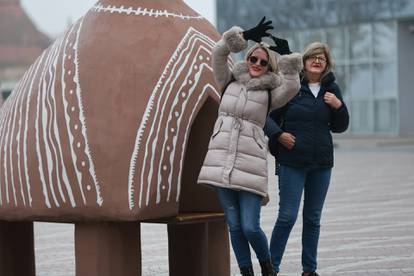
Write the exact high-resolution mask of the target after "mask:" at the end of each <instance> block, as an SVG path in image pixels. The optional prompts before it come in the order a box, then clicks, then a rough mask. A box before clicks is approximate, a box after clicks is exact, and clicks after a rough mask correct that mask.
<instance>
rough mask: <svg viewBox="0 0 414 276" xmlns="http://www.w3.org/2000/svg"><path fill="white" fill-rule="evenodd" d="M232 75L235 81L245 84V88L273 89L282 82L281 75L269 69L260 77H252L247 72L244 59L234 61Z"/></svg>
mask: <svg viewBox="0 0 414 276" xmlns="http://www.w3.org/2000/svg"><path fill="white" fill-rule="evenodd" d="M233 76H234V78H235V79H236V80H237V81H240V82H241V83H243V84H244V85H246V89H247V90H273V89H274V88H276V87H278V86H280V85H281V83H282V79H281V77H280V76H279V75H277V74H275V73H273V72H270V71H268V72H266V73H265V74H263V75H261V76H260V77H252V76H251V75H250V74H249V65H248V64H247V62H246V61H240V62H238V63H236V65H235V66H234V69H233Z"/></svg>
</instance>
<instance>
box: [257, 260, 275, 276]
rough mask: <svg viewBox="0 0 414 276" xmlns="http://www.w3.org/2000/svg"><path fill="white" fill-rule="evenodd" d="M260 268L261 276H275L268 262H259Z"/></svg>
mask: <svg viewBox="0 0 414 276" xmlns="http://www.w3.org/2000/svg"><path fill="white" fill-rule="evenodd" d="M260 267H261V268H262V276H277V272H276V271H275V270H274V268H273V265H272V262H271V261H270V260H267V261H264V262H260Z"/></svg>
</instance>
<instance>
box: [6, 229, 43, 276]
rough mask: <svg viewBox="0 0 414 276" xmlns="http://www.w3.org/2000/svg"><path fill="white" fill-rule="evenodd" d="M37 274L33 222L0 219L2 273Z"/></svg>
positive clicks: (14, 274)
mask: <svg viewBox="0 0 414 276" xmlns="http://www.w3.org/2000/svg"><path fill="white" fill-rule="evenodd" d="M35 274H36V272H35V257H34V234H33V222H7V221H0V275H5V276H6V275H7V276H21V275H25V276H35Z"/></svg>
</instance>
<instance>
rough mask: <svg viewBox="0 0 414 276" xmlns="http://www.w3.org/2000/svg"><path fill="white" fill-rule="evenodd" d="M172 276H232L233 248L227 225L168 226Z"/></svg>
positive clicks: (209, 223)
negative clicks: (231, 252) (231, 256)
mask: <svg viewBox="0 0 414 276" xmlns="http://www.w3.org/2000/svg"><path fill="white" fill-rule="evenodd" d="M168 255H169V266H170V276H179V275H181V276H182V275H199V276H210V275H215V276H229V275H230V249H229V240H228V234H227V229H226V225H225V223H224V222H220V221H219V222H208V223H195V224H184V225H182V224H169V225H168Z"/></svg>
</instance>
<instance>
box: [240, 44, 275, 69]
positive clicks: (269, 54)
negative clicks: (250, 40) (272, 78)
mask: <svg viewBox="0 0 414 276" xmlns="http://www.w3.org/2000/svg"><path fill="white" fill-rule="evenodd" d="M257 49H262V50H263V51H265V52H266V54H267V57H268V59H269V65H268V70H269V71H271V72H273V73H277V71H278V66H277V61H276V55H275V54H274V52H273V51H272V50H270V49H269V45H268V44H267V43H264V42H260V43H256V44H255V45H253V46H252V47H251V48H250V49H249V50H248V51H247V53H246V57H245V60H247V59H248V58H249V57H250V56H251V55H252V54H253V52H254V51H256V50H257Z"/></svg>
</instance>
